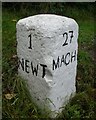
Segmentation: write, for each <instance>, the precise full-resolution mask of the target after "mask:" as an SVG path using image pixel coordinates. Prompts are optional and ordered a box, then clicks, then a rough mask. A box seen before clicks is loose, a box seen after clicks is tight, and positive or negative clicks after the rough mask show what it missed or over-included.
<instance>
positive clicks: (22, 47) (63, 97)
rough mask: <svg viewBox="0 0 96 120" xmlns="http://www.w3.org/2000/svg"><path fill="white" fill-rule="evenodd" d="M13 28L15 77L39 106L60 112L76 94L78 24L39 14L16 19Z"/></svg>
mask: <svg viewBox="0 0 96 120" xmlns="http://www.w3.org/2000/svg"><path fill="white" fill-rule="evenodd" d="M16 27H17V55H18V58H19V68H18V72H19V75H20V76H21V77H23V78H24V79H26V80H27V83H28V89H29V91H30V93H31V95H32V99H33V101H34V102H35V103H36V104H37V105H38V106H39V107H41V108H42V109H46V108H48V109H50V110H51V111H55V112H60V111H61V109H60V108H61V107H63V106H64V105H65V104H66V103H67V102H68V100H69V99H70V96H72V95H74V93H75V91H76V87H75V78H76V68H77V51H78V43H77V39H78V24H77V23H76V22H75V20H73V19H71V18H67V17H63V16H57V15H51V14H41V15H35V16H31V17H28V18H24V19H21V20H19V21H18V23H17V25H16Z"/></svg>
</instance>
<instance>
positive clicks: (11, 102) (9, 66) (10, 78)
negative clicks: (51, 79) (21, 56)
mask: <svg viewBox="0 0 96 120" xmlns="http://www.w3.org/2000/svg"><path fill="white" fill-rule="evenodd" d="M42 4H43V3H42ZM44 4H45V3H44ZM64 5H65V6H64ZM64 5H63V4H62V5H61V6H60V9H58V8H57V9H56V6H55V3H54V4H51V5H50V9H49V5H48V4H46V5H45V6H46V10H45V11H44V8H45V6H44V5H43V6H41V8H42V9H39V8H38V6H35V7H34V6H33V8H31V9H30V8H28V6H27V7H25V8H19V9H18V12H16V8H14V10H12V9H11V10H10V9H9V8H5V7H3V11H2V14H3V18H2V21H3V22H2V39H3V42H2V53H3V55H2V68H3V70H2V81H3V89H2V90H3V95H2V98H3V101H2V104H3V106H2V110H3V118H37V119H40V118H48V115H47V114H46V115H44V114H42V111H41V110H40V109H39V108H38V107H37V106H36V105H35V104H34V103H33V102H32V100H31V97H30V94H29V92H28V90H27V88H26V85H25V83H24V82H23V80H22V79H21V78H19V77H18V75H17V67H18V65H17V56H16V22H17V21H18V20H19V19H21V18H24V17H27V16H30V15H34V14H38V13H55V14H61V15H65V16H68V17H72V18H74V19H75V20H76V21H77V23H78V24H79V39H78V44H79V51H78V69H77V78H76V89H77V94H76V95H75V97H74V98H72V99H71V100H70V102H69V103H68V104H67V105H66V106H65V109H64V110H63V111H62V113H61V114H59V115H58V116H57V119H58V120H59V119H60V118H62V119H64V120H70V119H72V118H73V119H75V118H76V119H78V120H81V119H82V118H85V119H86V118H90V119H93V120H94V118H96V116H95V114H94V108H95V106H96V102H95V99H96V98H95V96H94V94H95V93H96V89H95V86H94V78H95V77H94V70H95V67H96V63H95V59H94V18H93V13H92V11H90V12H89V11H87V8H86V9H85V8H83V7H82V9H81V10H80V9H79V8H78V7H75V6H73V7H71V6H68V5H66V4H64ZM15 7H16V6H15ZM39 7H40V6H39ZM39 10H40V11H39Z"/></svg>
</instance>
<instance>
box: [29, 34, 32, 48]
mask: <svg viewBox="0 0 96 120" xmlns="http://www.w3.org/2000/svg"><path fill="white" fill-rule="evenodd" d="M28 37H29V38H30V41H29V47H28V48H29V49H32V36H31V34H30V35H29V36H28Z"/></svg>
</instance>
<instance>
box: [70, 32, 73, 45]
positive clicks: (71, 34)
mask: <svg viewBox="0 0 96 120" xmlns="http://www.w3.org/2000/svg"><path fill="white" fill-rule="evenodd" d="M69 33H70V43H71V42H72V38H73V37H74V36H73V31H69Z"/></svg>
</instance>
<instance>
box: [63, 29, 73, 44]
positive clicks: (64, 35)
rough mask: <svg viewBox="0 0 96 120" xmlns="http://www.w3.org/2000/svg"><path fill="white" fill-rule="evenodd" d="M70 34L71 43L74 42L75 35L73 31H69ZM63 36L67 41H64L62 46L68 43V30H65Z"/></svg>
mask: <svg viewBox="0 0 96 120" xmlns="http://www.w3.org/2000/svg"><path fill="white" fill-rule="evenodd" d="M69 34H70V43H71V42H72V38H73V37H74V36H73V31H69ZM63 37H64V38H65V41H64V43H63V45H62V46H65V45H68V38H69V35H68V32H65V33H64V34H63Z"/></svg>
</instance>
